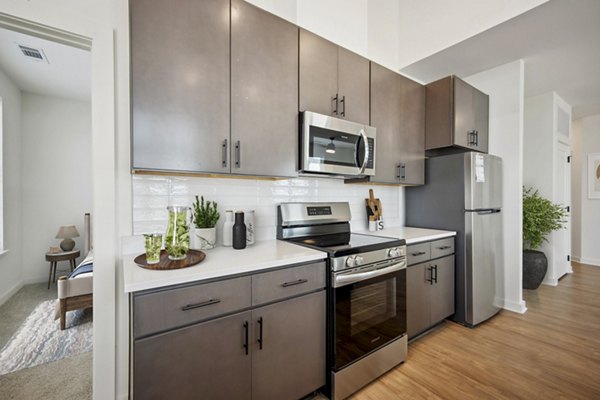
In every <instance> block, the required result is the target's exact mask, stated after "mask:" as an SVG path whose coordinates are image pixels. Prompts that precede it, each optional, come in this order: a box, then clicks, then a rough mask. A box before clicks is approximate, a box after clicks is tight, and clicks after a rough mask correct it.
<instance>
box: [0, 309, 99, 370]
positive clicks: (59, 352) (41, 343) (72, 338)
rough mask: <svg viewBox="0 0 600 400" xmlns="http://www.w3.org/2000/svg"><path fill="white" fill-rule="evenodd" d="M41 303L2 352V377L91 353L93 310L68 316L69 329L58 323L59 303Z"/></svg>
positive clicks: (0, 359)
mask: <svg viewBox="0 0 600 400" xmlns="http://www.w3.org/2000/svg"><path fill="white" fill-rule="evenodd" d="M57 301H58V300H48V301H44V302H42V303H40V304H39V305H38V306H37V307H36V308H35V309H34V310H33V311H32V312H31V314H29V316H28V317H27V319H26V320H25V322H23V325H21V327H20V328H19V329H18V330H17V332H16V333H15V334H14V335H13V336H12V337H11V338H10V340H9V341H8V343H6V346H4V348H3V349H2V350H1V351H0V375H4V374H8V373H9V372H14V371H18V370H20V369H23V368H31V367H34V366H36V365H40V364H45V363H49V362H52V361H57V360H60V359H62V358H65V357H71V356H74V355H77V354H81V353H84V352H86V351H90V350H92V344H93V341H92V310H91V309H87V310H76V311H69V312H67V329H65V330H64V331H61V330H60V320H58V319H57V320H55V319H54V316H55V313H56V303H57Z"/></svg>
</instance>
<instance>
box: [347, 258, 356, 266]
mask: <svg viewBox="0 0 600 400" xmlns="http://www.w3.org/2000/svg"><path fill="white" fill-rule="evenodd" d="M355 265H356V256H351V257H348V258H346V267H349V268H352V267H354V266H355Z"/></svg>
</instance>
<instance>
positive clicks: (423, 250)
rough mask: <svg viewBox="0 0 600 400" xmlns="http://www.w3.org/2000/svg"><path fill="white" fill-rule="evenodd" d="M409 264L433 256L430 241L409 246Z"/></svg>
mask: <svg viewBox="0 0 600 400" xmlns="http://www.w3.org/2000/svg"><path fill="white" fill-rule="evenodd" d="M406 252H407V253H408V265H412V264H418V263H421V262H423V261H427V260H429V259H430V258H431V251H430V243H429V242H427V243H419V244H412V245H410V246H408V247H407V250H406Z"/></svg>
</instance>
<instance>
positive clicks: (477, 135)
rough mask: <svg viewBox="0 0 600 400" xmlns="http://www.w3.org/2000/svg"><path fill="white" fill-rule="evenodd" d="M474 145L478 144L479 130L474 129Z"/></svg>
mask: <svg viewBox="0 0 600 400" xmlns="http://www.w3.org/2000/svg"><path fill="white" fill-rule="evenodd" d="M475 146H479V131H475Z"/></svg>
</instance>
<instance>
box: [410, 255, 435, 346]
mask: <svg viewBox="0 0 600 400" xmlns="http://www.w3.org/2000/svg"><path fill="white" fill-rule="evenodd" d="M431 274H432V271H431V267H430V265H429V263H423V264H417V265H413V266H410V267H408V269H407V270H406V325H407V331H408V332H407V333H408V338H409V339H410V338H412V337H414V336H415V335H417V334H419V333H421V332H423V331H424V330H425V329H427V328H429V326H430V318H429V313H430V311H429V308H430V302H431V282H430V280H431Z"/></svg>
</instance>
